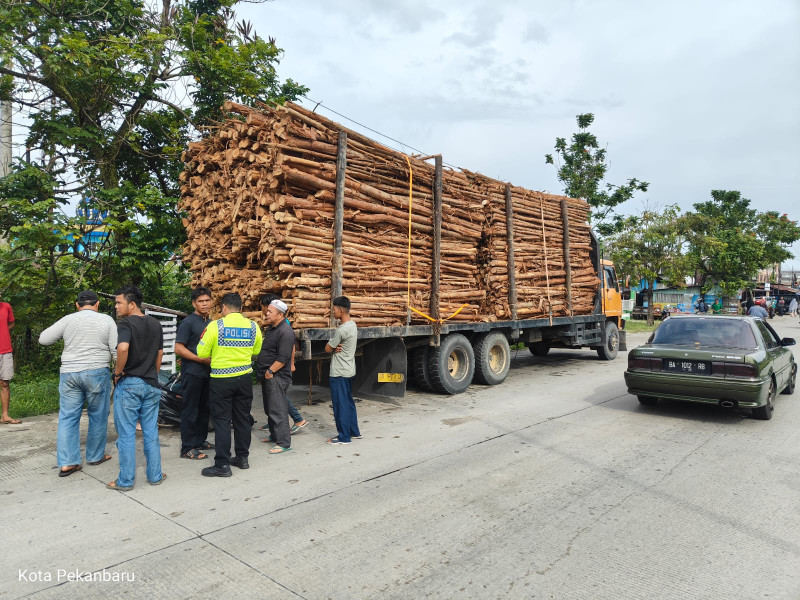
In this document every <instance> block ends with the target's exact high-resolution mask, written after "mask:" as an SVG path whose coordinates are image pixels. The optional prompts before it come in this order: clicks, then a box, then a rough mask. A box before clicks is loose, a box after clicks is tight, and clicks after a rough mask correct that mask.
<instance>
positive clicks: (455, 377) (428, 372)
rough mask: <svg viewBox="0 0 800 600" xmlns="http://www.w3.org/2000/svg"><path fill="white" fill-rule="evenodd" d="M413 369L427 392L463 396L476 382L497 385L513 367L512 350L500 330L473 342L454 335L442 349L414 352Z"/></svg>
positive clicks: (443, 339)
mask: <svg viewBox="0 0 800 600" xmlns="http://www.w3.org/2000/svg"><path fill="white" fill-rule="evenodd" d="M410 359H411V368H412V369H413V372H414V377H415V379H416V380H417V383H418V384H419V386H420V387H421V388H422V389H424V390H425V391H431V392H439V393H441V394H460V393H461V392H463V391H465V390H466V389H467V388H468V387H469V385H470V384H471V383H473V382H475V383H481V384H485V385H497V384H499V383H502V382H503V381H505V378H506V376H507V375H508V370H509V368H510V367H511V348H510V347H509V345H508V340H507V339H506V336H505V335H504V334H503V333H502V332H500V331H490V332H487V333H483V334H480V335H478V336H477V337H476V338H475V339H474V341H473V342H472V343H470V341H469V339H467V337H466V336H464V335H461V334H460V333H453V334H450V335H447V336H445V337H443V338H442V342H441V345H440V346H439V347H438V348H434V347H431V346H422V347H419V348H416V349H415V350H413V351H412V353H411V356H410Z"/></svg>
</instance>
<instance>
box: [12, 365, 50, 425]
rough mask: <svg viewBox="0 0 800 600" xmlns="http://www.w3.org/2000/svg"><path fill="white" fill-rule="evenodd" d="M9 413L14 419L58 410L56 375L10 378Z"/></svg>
mask: <svg viewBox="0 0 800 600" xmlns="http://www.w3.org/2000/svg"><path fill="white" fill-rule="evenodd" d="M10 387H11V403H10V406H9V410H8V412H9V414H10V415H11V417H13V418H15V419H22V418H23V417H35V416H36V415H46V414H49V413H54V412H58V409H59V405H58V375H44V376H41V377H37V378H32V377H24V378H20V379H19V380H17V379H12V380H11V382H10Z"/></svg>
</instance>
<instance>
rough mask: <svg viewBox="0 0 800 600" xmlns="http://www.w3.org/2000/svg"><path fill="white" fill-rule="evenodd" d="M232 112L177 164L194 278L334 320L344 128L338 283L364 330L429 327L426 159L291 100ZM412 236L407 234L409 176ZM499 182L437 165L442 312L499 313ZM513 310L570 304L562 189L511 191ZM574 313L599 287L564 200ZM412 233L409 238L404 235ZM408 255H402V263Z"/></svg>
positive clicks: (577, 205) (580, 223) (494, 316)
mask: <svg viewBox="0 0 800 600" xmlns="http://www.w3.org/2000/svg"><path fill="white" fill-rule="evenodd" d="M225 109H226V110H227V111H230V112H235V113H238V114H239V115H241V116H242V117H244V120H238V119H231V120H229V121H228V122H226V123H225V124H223V125H222V126H220V127H219V128H218V130H216V131H215V133H214V134H213V135H211V136H209V137H207V138H205V139H203V140H202V141H201V142H198V143H193V144H190V145H189V148H188V150H187V151H186V152H185V153H184V156H183V159H184V162H185V163H186V170H185V171H184V172H183V173H182V174H181V182H182V188H181V191H182V202H181V208H182V209H183V210H184V211H185V212H186V214H187V216H186V218H185V219H184V225H185V227H186V230H187V238H188V239H187V242H186V245H185V247H184V261H186V262H187V263H189V265H190V267H191V270H192V271H193V281H192V283H193V285H204V286H206V287H209V288H210V289H211V290H212V292H213V293H214V296H215V298H217V299H219V297H221V296H222V294H224V293H226V292H229V291H238V292H239V293H240V294H241V295H242V297H243V299H244V303H245V307H246V308H245V311H246V314H249V315H251V316H256V315H257V314H258V313H257V310H258V307H259V298H260V296H261V295H262V294H264V293H266V292H273V293H276V294H278V295H280V296H281V297H283V299H284V300H285V301H286V302H287V303H288V304H290V307H291V313H290V320H291V321H292V324H293V326H294V327H296V328H303V327H328V326H329V324H330V304H331V283H332V282H331V275H332V266H333V262H334V260H333V259H334V234H333V224H334V206H335V189H336V158H337V139H338V135H339V132H340V131H346V133H347V152H346V161H347V167H346V170H345V180H344V227H343V236H342V272H343V279H342V293H343V294H344V295H346V296H348V297H350V298H351V301H352V303H353V305H352V310H351V311H352V314H353V315H354V317H355V318H356V321H357V322H358V324H359V325H360V326H362V327H363V326H376V325H403V324H405V323H406V322H408V320H409V315H410V322H411V323H415V324H416V323H419V324H422V323H429V322H430V321H428V320H427V319H425V317H423V316H421V315H419V314H418V313H416V312H413V311H410V310H409V309H408V304H409V299H410V305H411V306H412V307H413V308H415V309H417V310H419V311H421V312H423V313H426V314H427V313H429V312H430V297H431V273H432V270H433V258H432V257H433V248H434V244H433V213H434V211H433V186H434V173H435V171H434V167H433V166H432V165H431V164H429V163H428V162H426V161H425V160H422V159H420V158H418V157H410V156H406V155H404V154H401V153H398V152H396V151H394V150H391V149H389V148H386V147H385V146H382V145H380V144H378V143H376V142H374V141H373V140H370V139H369V138H366V137H364V136H362V135H359V134H357V133H355V132H352V131H349V130H346V129H344V128H342V127H341V126H340V125H339V124H337V123H335V122H333V121H330V120H328V119H325V118H324V117H321V116H320V115H317V114H315V113H312V112H310V111H308V110H306V109H304V108H302V107H300V106H297V105H295V104H291V103H287V104H286V105H285V106H276V107H274V108H273V107H263V108H262V109H260V110H256V109H252V108H249V107H245V106H242V105H238V104H234V103H231V102H228V103H226V104H225ZM410 180H411V181H412V182H413V184H412V188H413V192H412V194H411V200H410V202H411V211H410V212H411V224H412V228H411V235H410V236H409V181H410ZM505 190H506V185H505V184H503V183H501V182H499V181H496V180H493V179H489V178H487V177H483V176H481V175H478V174H474V173H469V172H467V171H455V170H445V171H444V172H443V199H442V241H441V253H440V255H441V270H440V273H441V276H440V277H441V283H440V302H439V306H440V314H441V315H442V316H444V317H448V316H450V315H451V314H452V313H454V312H456V311H457V310H458V309H459V308H461V311H460V312H458V314H456V315H455V316H453V317H452V320H454V321H482V320H492V321H494V320H507V319H510V318H511V312H510V307H509V300H508V269H507V263H508V245H507V243H506V240H507V236H506V218H505V217H506V203H505ZM511 192H512V203H513V211H514V220H513V227H514V242H515V257H516V280H517V297H518V311H517V315H518V317H519V318H530V317H537V316H548V315H552V316H560V315H566V314H570V313H569V309H568V306H567V303H566V296H567V292H566V286H565V273H566V270H565V264H564V251H563V243H564V229H563V223H562V216H561V201H562V200H563V198H562V197H559V196H551V195H547V194H542V193H538V192H531V191H528V190H524V189H522V188H516V187H512V188H511ZM566 201H567V204H568V213H569V240H570V252H569V256H570V264H571V272H572V295H571V300H572V312H573V314H587V313H589V312H591V309H592V306H593V303H594V291H595V289H596V287H597V285H598V283H597V278H596V276H595V274H594V267H593V266H592V262H591V260H590V255H589V244H590V233H589V227H588V225H587V224H586V220H587V213H588V206H587V205H586V203H585V202H583V201H579V200H573V199H567V200H566ZM409 242H410V243H409ZM409 257H410V260H409Z"/></svg>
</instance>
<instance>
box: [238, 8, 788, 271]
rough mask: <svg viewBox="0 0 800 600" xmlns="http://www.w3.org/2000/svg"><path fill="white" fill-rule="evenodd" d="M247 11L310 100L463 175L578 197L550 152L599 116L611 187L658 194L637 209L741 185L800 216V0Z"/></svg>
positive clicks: (686, 204) (685, 202)
mask: <svg viewBox="0 0 800 600" xmlns="http://www.w3.org/2000/svg"><path fill="white" fill-rule="evenodd" d="M238 15H239V16H240V17H243V18H246V19H248V20H250V21H252V22H253V25H254V26H255V29H256V31H257V32H258V33H259V35H261V36H262V37H267V36H272V37H275V38H276V39H277V44H278V46H279V47H281V48H283V49H284V50H285V55H284V57H283V59H282V62H281V65H280V75H281V76H282V77H291V78H292V79H294V80H295V81H298V82H300V83H302V84H304V85H306V86H308V87H309V88H310V91H309V92H308V97H309V98H311V99H313V100H315V101H322V102H323V104H324V105H325V106H328V107H330V108H331V109H333V110H336V111H337V112H339V113H342V114H344V115H346V116H348V117H350V118H351V119H354V120H356V121H359V122H360V123H363V124H365V125H367V126H369V127H371V128H373V129H376V130H378V131H380V132H382V133H384V134H386V135H388V136H391V137H393V138H396V139H398V140H401V141H402V142H404V143H405V144H408V146H410V147H413V148H417V149H419V150H422V151H423V152H425V153H429V154H435V153H441V154H442V155H443V157H444V160H445V162H447V163H450V164H452V165H456V166H459V167H464V168H467V169H470V170H474V171H479V172H481V173H483V174H485V175H488V176H490V177H495V178H498V179H502V180H504V181H511V182H512V183H513V184H515V185H521V186H523V187H526V188H530V189H534V190H544V191H550V192H554V193H561V192H562V191H563V190H562V188H561V186H560V184H559V182H558V180H557V179H556V176H555V169H554V167H552V166H550V165H546V164H545V162H544V155H545V154H546V153H548V152H552V150H553V145H554V143H555V138H556V137H559V136H560V137H567V138H569V137H570V136H571V135H572V134H573V133H575V131H576V130H577V126H576V123H575V116H576V115H577V114H580V113H585V112H591V113H594V114H595V123H594V125H593V126H592V127H591V131H593V132H594V133H595V135H596V136H597V137H598V140H599V141H600V143H601V144H603V145H605V146H606V147H607V149H608V159H609V163H610V168H609V171H608V176H607V178H606V181H608V182H610V183H623V182H624V181H625V180H627V179H628V178H631V177H636V178H638V179H643V180H645V181H648V182H649V183H650V189H649V191H648V192H647V193H646V194H641V193H640V194H638V195H637V197H636V198H635V199H633V200H631V201H629V202H628V203H627V204H626V205H624V210H625V212H638V211H639V210H641V209H642V207H643V206H644V204H645V203H649V204H651V205H662V206H663V205H667V204H672V203H677V204H678V205H679V206H680V207H681V208H683V209H684V210H688V209H691V207H692V204H693V203H695V202H702V201H705V200H707V199H709V198H710V192H711V190H712V189H727V190H739V191H741V192H742V194H743V195H744V197H746V198H749V199H750V200H751V201H752V206H753V207H755V208H757V209H758V210H761V211H764V210H778V211H780V212H781V213H784V212H785V213H787V214H788V215H789V217H790V218H791V219H795V220H800V197H799V195H798V189H800V35H799V33H798V32H800V0H744V1H741V0H710V1H703V0H693V1H689V0H672V1H670V2H659V3H655V2H641V1H640V0H636V1H634V0H603V1H600V0H598V1H583V0H560V1H553V0H550V1H543V0H534V1H527V2H526V1H522V0H495V1H485V0H459V1H458V2H453V1H450V0H441V1H439V2H435V3H433V2H428V1H423V0H394V1H392V2H386V1H381V0H339V1H331V0H275V1H274V2H268V3H266V4H247V5H239V7H238ZM304 104H305V105H307V106H309V103H307V102H304ZM310 106H313V105H310ZM318 111H319V112H321V113H322V114H324V115H325V116H328V117H330V118H332V119H334V120H336V121H339V122H341V123H343V124H345V125H346V126H348V127H351V128H353V129H357V130H361V129H360V128H359V127H357V126H355V125H353V124H352V123H350V122H347V121H345V120H343V119H342V118H341V117H339V116H337V115H334V114H331V113H330V112H327V111H325V110H324V109H323V108H321V107H320V108H319V109H318ZM361 131H362V132H364V133H366V134H367V135H369V136H370V137H373V138H374V139H377V140H378V141H381V142H382V143H385V144H387V145H389V146H392V147H395V148H397V149H399V150H405V151H407V152H413V151H412V150H411V149H410V148H407V147H406V148H404V147H402V146H399V145H398V144H395V143H393V142H390V141H388V140H386V139H384V138H380V137H378V136H376V135H375V134H373V133H370V132H367V131H364V130H361ZM793 251H794V254H795V255H796V258H795V259H794V260H793V261H789V262H788V263H786V264H785V265H784V266H785V267H791V266H792V265H795V268H797V269H800V243H798V244H795V246H794V247H793Z"/></svg>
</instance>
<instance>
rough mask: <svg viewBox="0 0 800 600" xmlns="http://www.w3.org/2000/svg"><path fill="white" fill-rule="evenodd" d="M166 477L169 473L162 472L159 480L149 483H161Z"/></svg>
mask: <svg viewBox="0 0 800 600" xmlns="http://www.w3.org/2000/svg"><path fill="white" fill-rule="evenodd" d="M166 478H167V474H166V473H162V474H161V479H159V480H158V481H148V483H149V484H150V485H161V482H162V481H164V480H165V479H166Z"/></svg>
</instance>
